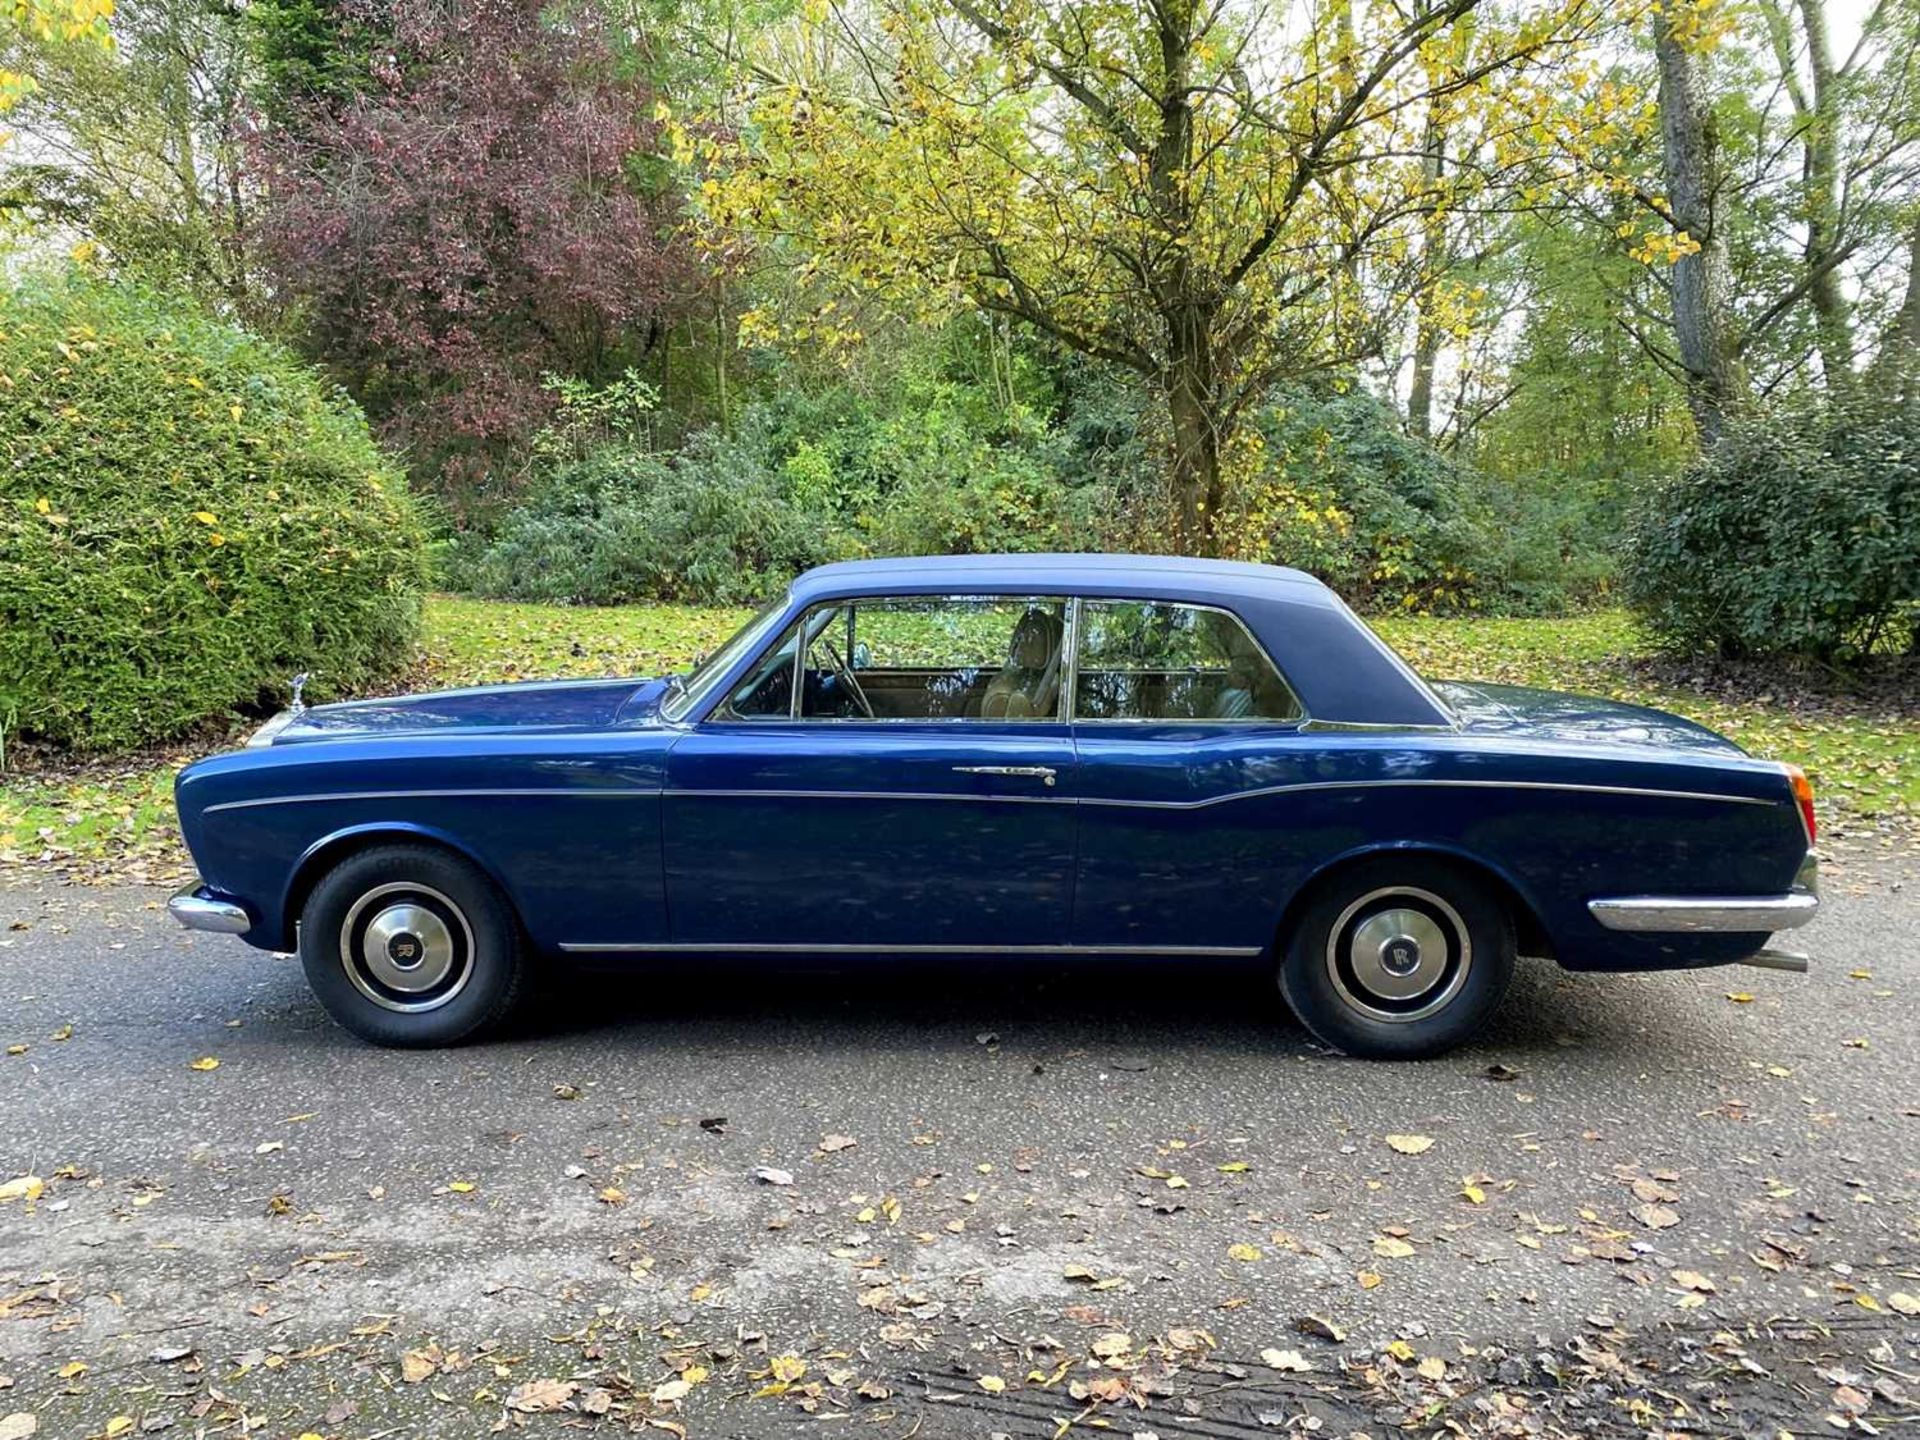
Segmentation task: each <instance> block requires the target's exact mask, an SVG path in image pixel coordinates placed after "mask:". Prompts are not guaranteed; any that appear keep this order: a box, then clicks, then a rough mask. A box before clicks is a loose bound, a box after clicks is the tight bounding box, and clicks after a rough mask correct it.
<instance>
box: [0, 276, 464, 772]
mask: <svg viewBox="0 0 1920 1440" xmlns="http://www.w3.org/2000/svg"><path fill="white" fill-rule="evenodd" d="M0 457H3V458H4V462H5V463H4V465H0V724H4V725H5V726H6V727H7V729H8V731H9V732H10V733H11V732H25V733H28V734H31V735H35V736H39V737H42V738H44V739H47V740H50V741H54V742H57V743H61V744H66V745H71V746H75V747H81V748H106V747H113V746H126V745H133V744H138V743H142V742H148V741H154V740H160V739H163V738H166V737H169V736H172V735H176V734H179V733H180V732H182V731H184V730H186V729H188V728H190V727H192V726H193V725H195V724H196V723H198V722H200V721H203V720H205V719H207V718H208V717H211V716H219V715H223V714H227V713H230V712H232V711H234V710H236V709H241V708H246V707H252V706H256V705H260V704H263V703H270V702H271V701H272V700H274V699H276V698H277V699H279V700H284V698H285V694H286V683H287V680H288V678H289V677H290V676H291V675H292V674H293V673H294V672H295V671H298V670H311V671H312V672H313V675H314V689H315V691H316V692H322V691H327V690H334V691H338V690H346V689H350V688H353V687H357V686H361V685H365V684H367V683H368V682H370V681H372V680H375V679H377V678H380V677H383V676H387V675H390V674H393V673H394V672H396V671H398V670H400V669H402V668H404V667H405V666H406V665H408V664H409V663H410V661H411V659H412V656H413V643H414V639H415V635H416V631H417V626H418V621H419V597H420V592H421V589H422V587H423V584H424V582H425V578H426V564H425V548H424V547H425V526H424V524H423V521H422V516H421V514H420V511H419V509H418V508H417V506H416V504H415V502H414V501H413V500H412V499H411V498H410V496H409V494H408V490H407V485H406V480H405V478H404V476H403V475H402V474H401V472H400V471H399V469H398V468H397V467H396V466H395V465H394V464H393V463H392V462H391V461H390V460H389V459H387V458H386V457H385V456H384V455H383V454H382V453H381V452H380V451H379V450H378V449H377V448H376V447H375V446H374V444H373V441H372V440H371V438H370V437H369V436H368V433H367V427H366V424H365V422H364V420H363V419H362V418H361V415H360V413H359V411H358V410H357V409H356V408H355V407H354V406H353V404H352V403H351V402H350V401H348V400H346V399H345V398H343V397H342V396H340V395H339V394H338V393H336V392H334V391H333V390H331V389H330V387H328V386H326V385H325V384H323V382H321V381H320V380H319V379H318V378H317V377H315V376H314V375H313V374H312V373H311V372H310V371H309V370H307V369H306V368H305V367H304V366H303V365H302V364H301V363H300V362H298V361H297V360H296V359H295V358H294V357H293V356H292V355H291V354H290V353H289V352H288V351H287V350H285V349H284V348H282V347H281V346H279V345H276V344H271V343H268V342H265V341H262V340H258V339H255V338H253V337H251V336H249V335H247V334H246V333H245V332H243V331H241V330H239V329H236V328H234V327H233V326H231V325H228V324H225V323H223V322H221V321H219V320H216V319H213V318H211V317H210V316H209V315H207V314H206V313H205V311H204V310H203V309H201V308H200V307H199V306H198V305H197V304H195V303H194V302H192V301H189V300H185V299H182V298H180V297H178V296H171V297H170V296H166V295H162V294H159V293H156V292H154V291H152V290H149V289H146V288H143V287H141V286H138V285H133V284H113V283H108V282H106V281H104V280H101V279H98V278H95V277H93V276H90V275H88V274H85V273H82V272H77V271H76V272H58V273H40V274H34V275H31V276H29V277H27V278H24V279H21V280H19V281H17V282H16V283H14V284H13V285H12V286H11V287H10V288H7V289H6V290H4V291H0Z"/></svg>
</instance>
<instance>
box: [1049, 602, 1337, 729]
mask: <svg viewBox="0 0 1920 1440" xmlns="http://www.w3.org/2000/svg"><path fill="white" fill-rule="evenodd" d="M1073 713H1074V718H1075V719H1077V720H1218V721H1234V720H1259V721H1289V720H1299V719H1300V718H1302V711H1301V709H1300V702H1299V701H1298V700H1296V699H1295V698H1294V695H1293V691H1292V690H1290V689H1289V688H1288V686H1287V682H1286V681H1285V680H1283V679H1281V678H1280V672H1279V671H1278V670H1277V669H1275V668H1274V664H1273V661H1272V660H1271V659H1269V658H1268V656H1267V653H1266V651H1265V650H1263V649H1262V648H1261V646H1260V644H1259V642H1258V641H1256V640H1255V639H1254V638H1253V636H1252V635H1250V634H1249V633H1248V632H1247V628H1246V626H1244V625H1242V624H1241V623H1240V621H1239V620H1238V619H1237V618H1235V617H1234V616H1232V615H1229V614H1228V613H1227V612H1226V611H1224V610H1213V609H1209V608H1207V607H1206V606H1202V605H1178V604H1172V603H1168V602H1164V601H1147V600H1087V601H1083V602H1082V603H1081V606H1080V655H1079V671H1078V676H1077V679H1076V682H1075V688H1074V698H1073Z"/></svg>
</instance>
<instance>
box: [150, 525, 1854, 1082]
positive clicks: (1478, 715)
mask: <svg viewBox="0 0 1920 1440" xmlns="http://www.w3.org/2000/svg"><path fill="white" fill-rule="evenodd" d="M178 797H179V809H180V819H181V825H182V827H183V829H184V831H185V833H186V839H187V844H188V845H189V847H190V848H191V849H192V851H193V855H194V858H195V860H196V861H197V862H198V865H199V870H200V876H201V880H200V881H199V882H197V883H195V884H194V885H191V886H189V887H188V888H187V889H185V890H182V891H181V892H180V893H179V894H178V895H176V896H175V897H174V899H173V901H172V902H171V905H170V907H169V908H170V910H171V912H172V913H173V915H174V916H175V917H176V918H177V919H178V920H180V922H181V923H183V924H185V925H187V926H189V927H192V928H195V929H202V930H216V931H225V932H228V933H232V934H236V935H240V936H242V937H244V938H245V939H246V941H247V942H248V943H249V944H251V945H256V946H259V947H261V948H263V949H268V950H287V949H295V948H297V949H298V951H299V953H300V957H301V960H302V962H303V964H304V966H305V970H306V974H307V978H308V981H309V982H310V983H311V985H312V987H313V989H314V991H315V993H316V994H317V995H318V996H319V998H320V1000H321V1002H322V1003H323V1004H324V1005H325V1006H326V1008H327V1010H328V1011H329V1012H331V1014H332V1015H333V1016H334V1018H335V1019H337V1020H338V1021H339V1022H340V1023H341V1024H342V1025H344V1026H346V1027H347V1028H348V1029H350V1030H352V1031H353V1032H355V1033H356V1034H358V1035H361V1036H364V1037H365V1038H367V1039H369V1040H373V1041H378V1042H380V1043H382V1044H388V1045H439V1044H447V1043H451V1042H454V1041H458V1040H462V1039H466V1038H468V1037H470V1036H473V1035H476V1034H478V1033H480V1032H481V1031H483V1030H485V1029H487V1028H488V1027H490V1026H492V1025H494V1024H496V1023H497V1022H499V1021H500V1020H501V1019H503V1018H504V1017H505V1016H506V1014H507V1013H508V1011H509V1010H511V1009H512V1008H513V1005H514V1002H515V1000H516V999H517V998H518V997H519V995H520V993H521V991H522V988H523V985H524V983H525V981H526V979H527V977H528V975H529V974H530V972H532V971H533V970H534V969H535V968H536V967H540V966H546V965H558V964H560V963H562V962H563V961H564V960H565V959H566V958H567V957H579V958H585V957H595V958H597V959H599V960H602V961H605V960H608V959H610V958H613V959H617V958H618V957H627V959H628V960H629V961H631V960H632V959H633V958H634V957H641V956H664V957H671V958H672V959H675V960H685V959H690V958H695V957H699V956H703V955H713V954H715V953H722V952H724V953H729V954H733V953H742V954H774V953H779V954H804V955H818V956H832V955H849V954H853V955H870V956H889V955H899V956H910V955H926V954H942V955H965V956H969V957H978V958H979V960H980V961H981V963H991V961H992V960H993V959H994V958H995V957H1005V956H1086V957H1093V958H1098V957H1103V956H1105V957H1113V956H1120V955H1129V956H1132V955H1144V956H1164V957H1167V958H1168V960H1169V961H1170V962H1172V963H1179V962H1182V961H1188V962H1191V961H1193V960H1195V959H1198V958H1201V957H1229V958H1230V957H1240V958H1242V959H1244V960H1247V961H1250V962H1258V963H1260V964H1262V965H1264V966H1265V967H1267V968H1268V970H1269V972H1270V973H1272V974H1274V975H1276V976H1277V978H1278V982H1279V985H1280V988H1281V990H1282V991H1283V992H1284V993H1285V995H1286V998H1287V999H1288V1001H1289V1002H1290V1003H1291V1004H1292V1006H1293V1008H1294V1010H1295V1011H1296V1012H1297V1013H1298V1014H1299V1016H1300V1018H1301V1019H1302V1020H1303V1021H1304V1022H1305V1023H1306V1025H1307V1026H1308V1028H1309V1029H1311V1030H1312V1031H1313V1033H1314V1034H1315V1035H1317V1036H1318V1037H1320V1039H1322V1040H1323V1041H1325V1042H1326V1043H1327V1044H1329V1045H1331V1046H1333V1047H1335V1048H1337V1049H1340V1050H1343V1051H1346V1052H1348V1053H1351V1054H1357V1055H1370V1056H1385V1057H1412V1056H1424V1055H1432V1054H1436V1053H1438V1052H1440V1051H1442V1050H1445V1049H1447V1048H1449V1047H1451V1046H1453V1045H1456V1044H1458V1043H1459V1042H1460V1041H1461V1040H1463V1039H1465V1038H1466V1037H1467V1036H1469V1035H1471V1034H1472V1033H1473V1032H1474V1030H1475V1029H1476V1028H1477V1027H1478V1026H1479V1025H1480V1024H1481V1023H1482V1022H1483V1021H1484V1020H1485V1019H1486V1018H1487V1017H1488V1015H1489V1014H1491V1013H1492V1011H1493V1010H1494V1008H1495V1007H1496V1006H1497V1005H1498V1004H1499V1001H1500V997H1501V994H1502V992H1503V991H1504V990H1505V989H1506V986H1507V982H1508V979H1509V976H1510V975H1511V973H1512V970H1513V965H1514V957H1515V955H1516V954H1517V953H1519V954H1527V955H1539V956H1550V957H1552V958H1553V959H1555V960H1557V961H1558V962H1559V963H1560V964H1561V965H1563V966H1566V967H1567V968H1569V969H1572V970H1656V969H1671V968H1679V967H1689V966H1701V965H1718V964H1726V963H1730V962H1736V961H1743V962H1746V963H1749V964H1759V965H1770V966H1772V967H1774V968H1779V969H1790V970H1800V969H1804V968H1805V963H1806V962H1805V960H1804V959H1803V958H1802V957H1800V956H1797V955H1792V954H1789V953H1786V952H1783V951H1776V950H1771V949H1766V948H1763V947H1764V946H1765V944H1766V941H1767V937H1768V935H1769V934H1770V933H1771V932H1773V931H1777V930H1783V929H1787V928H1790V927H1792V926H1796V925H1800V924H1802V923H1804V922H1805V921H1807V920H1809V919H1811V918H1812V916H1813V913H1814V909H1815V907H1816V905H1817V904H1818V900H1817V898H1816V893H1815V891H1816V887H1815V883H1814V857H1813V852H1812V848H1811V847H1812V842H1813V838H1814V815H1813V798H1812V792H1811V790H1810V789H1809V788H1808V785H1807V781H1806V778H1805V776H1803V775H1802V774H1801V773H1800V772H1799V771H1798V770H1796V769H1795V768H1793V767H1792V766H1789V765H1782V764H1779V763H1777V762H1774V761H1770V760H1756V759H1753V758H1751V757H1749V756H1748V755H1746V754H1745V753H1743V752H1742V751H1741V750H1740V748H1739V747H1738V746H1736V745H1734V744H1733V743H1732V742H1731V741H1729V740H1726V739H1723V738H1722V737H1721V736H1718V735H1716V734H1714V733H1713V732H1711V731H1709V730H1705V729H1702V728H1701V727H1700V726H1698V725H1694V724H1691V723H1689V722H1688V721H1685V720H1681V719H1678V718H1676V717H1675V716H1672V715H1667V714H1663V713H1661V712H1659V711H1657V710H1647V709H1641V708H1637V707H1635V706H1630V705H1620V704H1614V703H1611V702H1608V701H1603V700H1594V699H1588V698H1583V697H1578V696H1572V695H1562V694H1556V693H1553V692H1549V691H1543V690H1528V689H1519V688H1515V687H1511V686H1501V685H1476V684H1464V683H1456V682H1434V683H1428V682H1425V681H1423V680H1422V679H1421V678H1420V677H1419V676H1417V675H1415V674H1414V673H1413V671H1412V670H1410V669H1409V668H1408V667H1407V666H1406V665H1405V664H1404V663H1403V662H1402V661H1401V660H1400V659H1399V657H1398V656H1396V655H1395V654H1394V653H1393V652H1392V651H1391V650H1390V649H1388V648H1387V646H1386V645H1385V644H1384V643H1382V642H1381V641H1380V640H1379V639H1378V638H1377V637H1376V636H1375V635H1374V634H1373V632H1372V631H1371V630H1369V629H1368V628H1367V627H1366V626H1365V625H1364V624H1362V623H1361V622H1360V621H1359V620H1358V619H1356V618H1355V616H1354V615H1353V613H1352V612H1351V611H1349V610H1348V609H1347V607H1346V606H1345V605H1344V604H1342V603H1341V601H1340V600H1339V599H1338V598H1337V597H1336V596H1335V595H1334V594H1333V592H1332V591H1330V590H1328V589H1327V587H1326V586H1324V585H1322V584H1321V583H1320V582H1318V581H1317V580H1314V579H1313V578H1311V577H1310V576H1307V575H1303V574H1300V573H1299V572H1297V571H1292V570H1282V569H1276V568H1272V567H1268V566H1263V565H1245V564H1232V563H1227V562H1220V561H1203V560H1183V559H1160V558H1152V557H1143V556H1110V555H1018V556H965V557H956V558H944V559H911V560H876V561H866V562H858V563H852V564H842V565H829V566H825V567H823V568H821V569H818V570H813V571H810V572H808V573H807V574H805V575H802V576H801V577H800V578H799V579H798V580H796V581H795V582H794V583H793V585H792V587H791V588H790V589H788V591H787V592H786V593H785V594H784V595H782V596H781V597H780V598H779V599H778V600H777V601H775V602H774V603H773V604H772V605H770V606H768V607H767V608H766V609H765V610H763V611H762V612H761V613H760V614H759V615H758V616H757V617H756V618H755V619H753V620H751V621H750V622H748V624H747V625H746V626H745V627H744V628H743V629H742V630H741V631H740V632H739V633H738V634H737V635H735V636H734V637H733V638H732V639H731V640H729V641H728V642H727V643H726V644H725V645H724V646H722V647H721V648H720V649H719V650H718V651H716V652H715V653H714V654H713V655H711V656H710V657H708V658H707V659H706V660H705V661H704V662H703V663H701V664H700V665H699V666H697V667H696V668H695V669H694V670H693V672H692V673H691V674H688V675H684V676H681V675H676V676H671V677H668V678H666V679H656V680H646V681H639V680H585V681H565V682H556V683H550V684H519V685H497V686H488V687H484V688H480V689H470V690H451V691H446V692H442V693H438V694H426V695H408V696H401V697H398V698H394V699H386V700H365V701H358V702H354V703H350V704H340V705H322V706H317V707H314V708H311V709H308V708H304V707H302V706H300V705H299V704H298V702H297V700H296V704H295V707H294V708H293V709H292V710H289V711H286V712H284V713H282V714H280V715H278V716H276V717H275V718H274V719H273V720H272V721H270V722H269V723H268V724H267V725H266V726H265V727H264V728H262V729H261V731H260V732H259V733H258V734H257V735H255V736H254V737H253V739H252V741H251V742H250V743H249V745H248V747H247V748H246V749H245V750H242V751H240V752H238V753H235V754H229V755H220V756H216V757H214V758H212V759H209V760H203V761H201V762H200V763H198V764H195V765H191V766H189V767H188V768H187V769H186V770H184V771H183V772H182V773H181V775H180V779H179V785H178Z"/></svg>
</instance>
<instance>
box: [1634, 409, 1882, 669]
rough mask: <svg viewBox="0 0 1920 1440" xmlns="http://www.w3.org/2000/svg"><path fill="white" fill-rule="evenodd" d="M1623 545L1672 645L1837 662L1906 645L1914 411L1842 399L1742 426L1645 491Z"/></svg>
mask: <svg viewBox="0 0 1920 1440" xmlns="http://www.w3.org/2000/svg"><path fill="white" fill-rule="evenodd" d="M1630 543H1631V550H1630V560H1629V572H1628V573H1629V595H1630V598H1631V599H1632V601H1633V603H1634V605H1635V607H1636V608H1637V609H1638V610H1639V611H1640V613H1641V615H1642V616H1643V617H1644V618H1645V620H1646V621H1647V623H1648V624H1649V625H1650V626H1651V627H1652V628H1653V630H1654V631H1655V632H1656V633H1657V634H1658V635H1660V636H1661V637H1662V638H1663V639H1664V640H1665V641H1666V642H1667V643H1669V644H1670V645H1672V646H1674V647H1676V648H1681V649H1686V650H1711V651H1717V652H1718V653H1720V654H1721V655H1725V656H1730V657H1735V656H1743V655H1765V654H1781V653H1791V654H1802V655H1810V656H1815V657H1818V658H1820V659H1823V660H1842V659H1848V658H1852V657H1858V656H1861V655H1865V654H1867V653H1869V652H1871V651H1872V650H1874V649H1876V648H1886V647H1888V646H1889V645H1892V646H1911V645H1912V644H1913V638H1914V633H1915V626H1916V623H1920V621H1917V617H1916V612H1917V611H1920V408H1916V407H1911V406H1908V407H1893V406H1885V405H1880V406H1867V405H1863V404H1861V403H1858V402H1856V403H1853V404H1845V403H1835V404H1832V405H1828V406H1819V407H1808V408H1800V409H1793V410H1783V411H1780V412H1776V413H1775V414H1773V415H1771V416H1768V417H1764V418H1756V419H1752V420H1749V421H1747V422H1745V423H1743V424H1741V425H1739V426H1736V427H1735V428H1733V429H1732V430H1730V431H1729V432H1728V433H1727V435H1726V436H1725V437H1723V438H1722V440H1721V442H1720V443H1719V444H1718V445H1717V446H1715V447H1714V448H1713V449H1712V450H1711V451H1709V452H1708V453H1707V456H1706V458H1705V459H1703V460H1702V461H1700V463H1698V464H1697V465H1695V466H1693V467H1692V468H1691V469H1689V470H1687V471H1685V472H1684V473H1683V474H1681V475H1680V476H1679V477H1678V478H1676V479H1674V480H1672V481H1670V482H1667V483H1665V484H1661V485H1657V486H1654V487H1651V488H1650V489H1649V491H1648V493H1647V494H1646V495H1645V496H1644V498H1643V500H1642V503H1641V505H1640V507H1639V509H1638V510H1637V512H1636V513H1635V516H1634V523H1633V529H1632V532H1631V542H1630Z"/></svg>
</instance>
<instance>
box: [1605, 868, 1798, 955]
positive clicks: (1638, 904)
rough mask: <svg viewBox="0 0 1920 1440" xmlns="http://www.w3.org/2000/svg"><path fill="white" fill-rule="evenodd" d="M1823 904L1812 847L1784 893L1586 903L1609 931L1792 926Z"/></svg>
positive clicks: (1650, 897) (1695, 931)
mask: <svg viewBox="0 0 1920 1440" xmlns="http://www.w3.org/2000/svg"><path fill="white" fill-rule="evenodd" d="M1819 909H1820V860H1819V857H1818V856H1817V855H1815V854H1814V853H1813V852H1812V851H1808V852H1807V858H1806V859H1805V860H1803V861H1802V862H1801V864H1800V873H1799V874H1798V875H1796V876H1794V883H1793V889H1791V890H1789V891H1788V892H1787V893H1786V894H1785V895H1752V896H1747V895H1740V896H1719V895H1704V896H1695V895H1689V896H1664V895H1628V896H1623V897H1621V898H1619V899H1610V900H1589V901H1588V902H1587V910H1588V913H1590V914H1591V915H1592V916H1593V918H1594V919H1596V920H1598V921H1599V922H1600V923H1601V924H1602V925H1604V926H1606V927H1607V929H1609V930H1631V931H1638V932H1655V933H1660V934H1669V935H1673V934H1689V933H1691V934H1702V933H1705V934H1728V933H1740V932H1749V933H1765V932H1770V931H1774V930H1792V929H1794V928H1795V927H1796V926H1800V925H1804V924H1806V923H1807V922H1808V921H1809V920H1811V919H1813V917H1814V915H1815V914H1816V913H1817V912H1818V911H1819Z"/></svg>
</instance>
